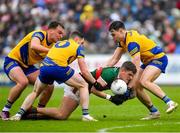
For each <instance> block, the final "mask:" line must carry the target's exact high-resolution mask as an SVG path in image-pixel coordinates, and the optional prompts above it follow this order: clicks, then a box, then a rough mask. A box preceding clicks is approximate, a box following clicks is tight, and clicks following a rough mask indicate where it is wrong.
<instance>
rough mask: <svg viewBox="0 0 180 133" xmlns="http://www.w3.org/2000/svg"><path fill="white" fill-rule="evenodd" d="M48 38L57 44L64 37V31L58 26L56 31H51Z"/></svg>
mask: <svg viewBox="0 0 180 133" xmlns="http://www.w3.org/2000/svg"><path fill="white" fill-rule="evenodd" d="M50 36H51V37H50V38H51V41H52V42H57V41H59V40H60V39H61V38H62V37H64V36H65V30H64V29H63V28H62V27H61V26H58V27H57V28H56V29H52V30H51V32H50Z"/></svg>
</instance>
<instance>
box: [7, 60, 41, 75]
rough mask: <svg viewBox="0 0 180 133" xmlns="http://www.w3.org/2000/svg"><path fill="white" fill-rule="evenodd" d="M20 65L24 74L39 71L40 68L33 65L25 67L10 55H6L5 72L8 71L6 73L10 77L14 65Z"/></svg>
mask: <svg viewBox="0 0 180 133" xmlns="http://www.w3.org/2000/svg"><path fill="white" fill-rule="evenodd" d="M17 66H18V67H20V68H21V69H22V70H23V72H24V74H25V75H26V76H27V75H29V74H31V73H33V72H35V71H37V70H38V69H37V68H36V67H35V66H33V65H31V66H29V67H28V68H24V67H22V66H21V65H20V64H19V63H18V62H17V61H16V60H14V59H12V58H9V57H5V60H4V72H5V73H6V75H7V76H8V77H9V72H10V71H11V69H13V68H14V67H17ZM9 78H10V77H9Z"/></svg>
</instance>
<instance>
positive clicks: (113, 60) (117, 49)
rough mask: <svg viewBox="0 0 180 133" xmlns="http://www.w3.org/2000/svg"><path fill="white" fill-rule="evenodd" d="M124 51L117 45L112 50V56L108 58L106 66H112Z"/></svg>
mask: <svg viewBox="0 0 180 133" xmlns="http://www.w3.org/2000/svg"><path fill="white" fill-rule="evenodd" d="M123 53H124V50H123V48H122V47H117V48H116V50H115V51H114V54H113V56H112V57H111V58H110V59H109V60H108V62H107V64H106V66H108V67H112V66H114V65H115V64H116V63H117V62H118V61H119V60H120V58H121V56H122V54H123Z"/></svg>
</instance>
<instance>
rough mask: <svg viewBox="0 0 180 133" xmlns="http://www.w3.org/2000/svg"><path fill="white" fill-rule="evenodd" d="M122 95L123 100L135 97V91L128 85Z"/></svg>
mask: <svg viewBox="0 0 180 133" xmlns="http://www.w3.org/2000/svg"><path fill="white" fill-rule="evenodd" d="M123 95H124V99H125V100H128V99H132V98H134V97H135V91H134V90H133V89H132V88H129V87H128V89H127V91H126V92H125V93H124V94H123Z"/></svg>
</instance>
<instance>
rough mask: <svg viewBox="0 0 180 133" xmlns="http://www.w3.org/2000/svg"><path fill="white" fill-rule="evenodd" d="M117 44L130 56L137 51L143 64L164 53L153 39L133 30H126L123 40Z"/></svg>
mask: <svg viewBox="0 0 180 133" xmlns="http://www.w3.org/2000/svg"><path fill="white" fill-rule="evenodd" d="M119 46H120V47H122V48H123V49H124V50H125V51H128V53H129V54H130V55H131V56H132V57H133V56H134V55H136V54H138V53H139V54H140V57H141V62H142V63H143V64H147V63H148V62H150V61H151V60H153V59H158V58H161V57H163V56H164V55H165V53H164V52H163V50H162V48H160V47H158V46H157V45H156V43H155V42H154V41H152V40H151V39H149V38H147V37H146V36H145V35H142V34H139V33H138V32H137V31H134V30H131V31H127V33H126V37H125V40H124V42H121V43H120V45H119Z"/></svg>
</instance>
